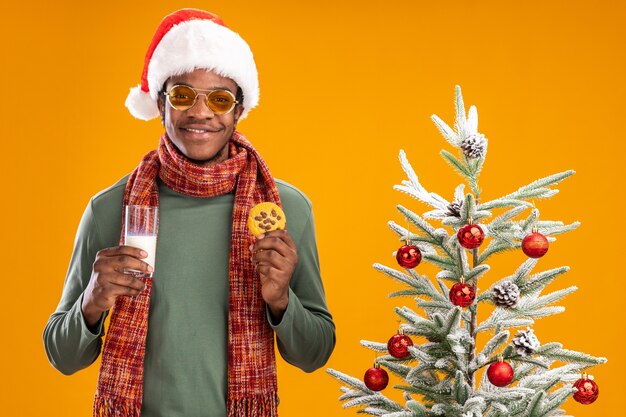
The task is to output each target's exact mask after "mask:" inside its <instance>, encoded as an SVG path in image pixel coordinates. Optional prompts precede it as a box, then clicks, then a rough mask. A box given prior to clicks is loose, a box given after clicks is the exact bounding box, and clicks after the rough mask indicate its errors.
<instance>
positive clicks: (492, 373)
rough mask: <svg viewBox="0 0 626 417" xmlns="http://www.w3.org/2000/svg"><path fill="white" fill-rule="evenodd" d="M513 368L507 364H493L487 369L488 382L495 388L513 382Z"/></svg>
mask: <svg viewBox="0 0 626 417" xmlns="http://www.w3.org/2000/svg"><path fill="white" fill-rule="evenodd" d="M513 376H514V372H513V367H512V366H511V365H509V364H508V363H507V362H504V361H502V362H500V361H499V362H494V363H492V364H491V365H489V368H488V369H487V378H489V382H491V383H492V384H493V385H495V386H497V387H504V386H506V385H509V384H510V383H511V381H513Z"/></svg>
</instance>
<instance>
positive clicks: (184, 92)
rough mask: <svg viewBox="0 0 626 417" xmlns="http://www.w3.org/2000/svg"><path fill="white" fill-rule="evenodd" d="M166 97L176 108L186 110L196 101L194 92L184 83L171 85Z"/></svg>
mask: <svg viewBox="0 0 626 417" xmlns="http://www.w3.org/2000/svg"><path fill="white" fill-rule="evenodd" d="M167 97H168V100H169V102H170V104H171V105H172V107H174V108H175V109H176V110H187V109H189V108H190V107H191V106H193V104H194V103H195V102H196V92H195V91H193V89H191V88H190V87H186V86H184V85H177V86H174V87H172V89H171V90H170V91H169V92H168V93H167Z"/></svg>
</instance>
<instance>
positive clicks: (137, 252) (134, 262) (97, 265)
mask: <svg viewBox="0 0 626 417" xmlns="http://www.w3.org/2000/svg"><path fill="white" fill-rule="evenodd" d="M147 255H148V254H147V253H146V252H145V251H143V250H141V249H138V248H133V247H131V246H116V247H113V248H106V249H102V250H101V251H99V252H98V254H97V255H96V261H95V262H94V271H98V272H111V271H115V272H118V273H124V271H125V270H127V269H132V270H134V271H139V272H143V273H146V274H149V273H151V272H152V271H153V268H152V266H150V265H148V264H147V263H146V262H144V261H142V260H140V259H142V258H145V257H146V256H147Z"/></svg>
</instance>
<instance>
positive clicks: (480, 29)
mask: <svg viewBox="0 0 626 417" xmlns="http://www.w3.org/2000/svg"><path fill="white" fill-rule="evenodd" d="M34 3H40V4H38V5H36V4H34ZM437 3H439V4H437ZM180 7H200V8H208V9H210V10H212V11H214V12H216V13H218V14H220V15H221V16H222V17H223V18H224V19H225V21H226V22H227V23H228V24H229V25H230V27H231V28H233V29H234V30H236V31H238V32H239V33H241V34H242V36H243V37H244V38H245V39H246V40H247V41H248V42H249V44H250V45H251V47H252V49H253V51H254V53H255V56H256V59H257V65H258V67H259V72H260V82H261V105H260V107H259V108H258V109H256V110H254V111H253V112H252V113H251V115H250V117H249V119H248V120H245V121H244V122H243V123H242V124H241V125H240V129H241V131H242V132H244V133H245V134H246V135H247V136H248V137H249V138H250V139H251V140H252V141H253V142H254V143H255V144H256V146H257V148H258V149H259V150H260V151H261V152H262V154H263V155H264V156H265V158H266V160H267V161H268V163H269V165H270V167H271V168H272V170H273V173H274V174H275V176H277V177H279V178H284V179H286V180H288V181H289V182H292V183H293V184H295V185H297V186H298V187H299V188H301V189H302V190H303V191H304V192H305V193H307V194H308V195H309V197H310V198H311V199H312V200H313V202H314V209H315V215H316V222H317V231H318V240H319V250H320V254H321V261H322V269H323V274H324V279H325V285H326V291H327V297H328V302H329V305H330V307H331V309H332V312H333V314H334V316H335V321H336V324H337V328H338V342H337V348H336V350H335V353H334V355H333V357H332V358H331V360H330V362H329V364H328V366H331V367H333V368H336V369H340V370H343V371H345V372H347V373H350V374H352V375H354V376H357V377H359V376H361V375H362V373H363V372H364V371H365V369H366V368H367V367H369V366H370V364H371V361H372V359H373V355H372V353H371V352H369V351H367V350H365V349H363V348H361V347H360V346H359V344H358V341H359V340H360V339H369V340H376V341H386V340H387V339H388V338H389V336H390V335H391V334H393V333H394V332H395V330H396V318H395V316H394V314H393V312H392V307H393V306H395V305H413V302H412V301H411V300H410V299H391V300H389V299H388V298H387V294H388V293H389V292H391V291H394V290H396V289H398V286H397V285H396V284H394V283H393V282H391V281H390V280H388V279H386V278H385V277H384V276H383V275H381V274H378V273H376V272H375V271H374V270H373V269H372V268H371V265H372V263H374V262H383V263H386V264H389V265H394V262H395V261H394V260H393V259H392V257H391V253H392V252H393V251H394V250H395V249H396V248H397V247H398V245H399V243H398V241H397V239H396V238H395V237H394V235H393V233H391V232H390V231H389V230H388V229H387V227H386V222H387V221H388V220H390V219H395V220H400V216H399V215H398V213H397V212H396V211H395V208H394V207H395V205H396V204H397V203H402V204H405V205H408V206H409V207H410V208H412V209H413V210H415V211H417V212H423V211H425V210H426V209H427V208H426V207H425V206H423V205H421V204H420V203H417V202H415V201H413V200H411V199H409V198H408V197H405V196H403V195H400V194H399V193H397V192H395V191H393V190H392V189H391V187H392V186H393V185H394V184H397V183H399V182H400V181H401V180H402V179H403V178H404V176H403V172H402V171H401V169H400V166H399V164H398V162H397V154H398V150H399V149H401V148H402V149H405V150H406V152H407V154H408V156H409V158H410V160H411V162H412V163H413V166H414V167H415V169H416V171H417V173H418V175H419V176H420V178H421V180H422V181H423V184H424V185H425V186H426V187H428V188H429V190H431V191H435V192H437V193H439V194H441V195H442V196H444V197H446V198H450V197H451V195H452V192H453V189H454V186H455V185H456V184H457V181H458V177H457V176H456V174H454V173H452V172H451V170H450V169H449V168H448V167H447V166H446V165H445V163H444V162H443V160H441V158H440V157H439V156H438V151H439V150H440V149H441V148H444V147H446V146H447V145H446V144H445V142H444V140H443V139H442V138H441V137H440V136H439V134H438V132H437V131H436V129H435V127H434V126H433V125H432V123H431V121H430V120H429V116H430V115H431V114H432V113H437V114H438V115H440V116H441V117H442V118H444V119H445V120H448V121H451V119H452V117H453V115H454V112H453V97H454V85H455V84H460V85H461V86H462V87H463V91H464V94H465V100H466V103H467V104H468V105H469V104H476V105H477V106H478V110H479V114H480V126H479V127H480V130H481V131H482V132H484V133H485V134H486V136H487V137H488V138H489V139H490V149H489V156H488V160H487V163H486V166H485V170H484V174H483V177H482V186H483V189H484V196H483V198H485V199H488V198H495V197H497V196H500V195H503V194H505V193H508V192H510V191H513V190H515V189H517V188H518V187H519V186H521V185H524V184H526V183H528V182H530V181H532V180H534V179H536V178H538V177H539V176H544V175H548V174H551V173H555V172H558V171H562V170H566V169H570V168H572V169H575V170H576V171H577V172H578V173H577V175H575V176H574V177H573V178H571V179H569V180H567V181H566V182H565V183H563V184H562V185H561V186H560V187H559V188H560V189H561V193H560V194H559V195H557V196H556V197H555V198H553V199H552V200H550V201H547V202H543V201H539V202H537V204H538V206H539V208H540V209H541V210H542V218H544V219H560V220H563V221H565V222H568V223H569V222H572V221H575V220H580V221H582V227H581V228H580V229H579V230H578V231H576V232H574V233H570V234H568V235H565V236H562V237H559V240H558V242H556V243H555V244H554V245H553V246H552V248H551V250H550V253H549V255H548V256H547V257H546V258H545V259H544V260H542V261H541V263H540V266H541V267H544V268H549V267H555V266H560V265H570V266H571V267H572V270H571V271H570V272H569V273H568V274H567V275H566V276H565V277H562V278H560V280H559V281H557V282H556V283H555V284H553V285H552V288H563V287H565V286H569V285H577V286H578V287H579V288H580V290H579V291H578V292H576V293H575V294H573V295H571V296H570V297H569V298H567V299H566V301H565V302H564V305H565V306H566V307H567V311H566V313H564V314H562V315H559V316H556V317H552V318H549V319H547V320H544V321H540V322H539V323H538V324H537V325H536V326H535V329H536V334H537V335H538V337H539V339H540V340H541V341H542V342H548V341H561V342H563V343H564V344H565V346H566V347H568V348H571V349H576V350H582V351H585V352H589V353H592V354H595V355H599V356H606V357H608V358H609V363H608V364H607V365H604V366H601V367H597V368H595V369H593V370H592V371H591V372H592V373H593V374H594V375H595V376H596V381H597V382H598V383H599V385H600V387H601V396H600V398H599V400H598V401H597V403H596V404H595V405H593V406H580V405H578V404H577V403H575V402H574V401H573V400H569V401H568V402H567V403H566V409H567V411H568V413H569V414H573V415H576V416H600V415H602V416H609V415H610V416H616V415H624V414H623V412H621V411H617V410H621V409H623V406H622V401H621V399H622V397H623V392H622V389H621V388H620V385H621V381H622V380H623V375H624V373H625V372H624V371H625V370H626V369H625V368H626V367H625V362H624V355H623V352H624V348H623V346H624V342H625V340H624V339H625V338H624V334H623V331H622V329H623V320H621V319H623V318H624V313H623V311H624V310H623V307H622V306H621V301H622V300H623V292H624V291H623V289H622V287H621V282H620V281H621V280H622V279H623V275H624V274H623V272H622V271H623V268H622V264H621V261H622V260H621V255H620V253H621V247H622V246H623V236H624V233H623V230H622V229H623V227H624V225H623V222H622V221H621V213H622V212H623V210H624V204H625V203H626V201H625V198H624V190H623V186H622V182H621V181H619V180H622V181H623V179H624V176H623V175H622V174H621V170H622V169H623V167H624V163H625V162H626V160H625V158H624V151H625V145H624V139H623V136H622V135H623V130H624V128H623V121H624V119H625V118H624V116H625V115H624V109H625V106H624V103H623V97H624V96H626V88H625V86H624V81H623V80H624V78H623V77H624V74H625V73H626V71H625V70H626V65H625V64H626V60H625V57H624V43H625V41H626V33H625V29H624V28H625V26H624V25H623V22H624V17H625V16H626V5H625V4H624V3H623V2H621V3H619V2H615V1H597V2H594V3H593V6H592V5H591V3H590V2H582V1H564V0H559V1H551V2H545V1H535V0H531V1H526V2H512V1H471V2H469V1H441V2H432V1H408V0H406V1H400V0H387V1H369V2H364V1H336V0H334V1H327V0H319V1H316V2H311V3H296V2H293V3H290V4H288V3H287V2H279V1H274V0H268V1H263V2H252V1H231V2H212V3H210V2H200V1H187V2H181V1H168V2H147V1H141V2H139V1H137V2H130V1H126V2H119V4H117V5H111V2H95V3H93V2H82V1H81V2H78V1H59V2H43V1H39V2H12V3H11V5H3V6H2V8H3V12H2V16H3V19H2V20H3V23H2V25H1V27H0V32H1V37H2V39H3V46H2V65H0V73H1V75H2V79H3V80H4V85H3V88H2V92H3V94H2V100H0V106H1V111H0V114H2V127H1V130H2V136H3V154H4V158H3V162H2V164H0V170H2V178H4V179H5V180H4V184H5V185H4V192H3V195H4V197H3V201H4V204H2V205H0V210H1V218H2V219H3V228H2V229H3V233H2V236H3V239H2V240H1V243H0V244H1V245H2V250H1V251H0V253H2V258H3V259H2V265H3V266H4V271H5V273H4V274H3V278H2V282H3V284H4V285H3V290H2V294H3V298H4V303H3V307H4V308H3V310H4V314H2V315H1V316H0V329H2V333H3V336H2V338H1V340H2V343H0V358H1V359H0V361H2V362H1V366H0V369H1V370H2V371H1V372H2V375H3V378H1V379H0V403H2V407H1V408H2V414H3V415H7V416H42V415H45V416H85V415H88V414H89V412H90V409H91V399H92V395H93V391H94V387H95V383H96V376H97V368H96V367H91V368H90V369H87V370H85V371H82V372H80V373H78V374H76V375H74V376H72V377H65V376H62V375H61V374H59V373H58V372H56V371H55V370H54V369H53V368H52V367H51V366H50V365H49V364H48V363H47V360H46V357H45V354H44V351H43V347H42V342H41V332H42V330H43V327H44V324H45V323H46V321H47V318H48V316H49V314H50V313H52V311H53V310H54V308H55V306H56V304H57V302H58V298H59V296H60V293H61V288H62V284H63V279H64V275H65V269H66V267H67V263H68V261H69V256H70V253H71V247H72V241H73V238H74V232H75V230H76V226H77V224H78V221H79V219H80V215H81V213H82V211H83V208H84V207H85V205H86V203H87V201H88V199H89V198H90V196H92V195H93V194H94V193H96V192H97V191H98V190H100V189H102V188H104V187H106V186H108V185H110V184H112V183H113V182H114V181H116V180H117V179H118V178H120V177H122V176H123V175H124V174H126V173H127V172H129V171H130V170H131V169H132V168H133V167H134V166H135V164H136V163H137V162H138V161H139V159H140V157H141V156H142V155H143V154H144V153H145V152H146V151H148V150H150V149H152V148H154V147H155V145H156V143H157V139H158V136H159V133H160V131H161V127H160V124H159V122H158V121H152V122H149V123H145V122H141V121H138V120H134V119H133V118H132V117H131V116H130V115H129V114H128V112H127V111H126V109H125V108H124V105H123V102H124V99H125V97H126V94H127V92H128V88H130V87H131V86H134V85H136V84H137V83H138V82H139V76H140V73H141V66H142V61H143V55H144V53H145V50H146V48H147V45H148V43H149V41H150V37H151V35H152V33H153V31H154V29H155V27H156V25H157V23H158V22H159V20H160V19H161V17H163V16H164V15H165V14H167V13H169V12H171V11H172V10H175V9H177V8H180ZM609 222H611V223H609ZM523 259H524V256H523V255H522V254H521V253H511V254H507V255H504V256H503V257H502V258H501V259H500V260H498V261H497V262H496V263H494V265H493V267H494V268H493V272H492V273H490V275H489V276H488V277H487V278H485V279H484V282H483V284H482V287H483V288H486V287H487V286H488V284H489V283H490V282H493V281H494V280H496V279H498V278H500V277H502V276H503V274H508V273H510V272H511V271H513V270H514V269H515V268H516V267H517V265H519V263H521V262H522V261H523ZM424 270H425V271H427V272H429V273H431V274H432V271H433V269H432V268H430V269H429V268H424ZM279 384H280V394H281V400H282V402H281V410H282V411H281V412H282V414H281V415H283V416H299V417H306V416H319V415H326V416H350V415H355V414H354V411H342V409H341V408H340V405H339V403H338V402H337V400H336V399H337V397H338V395H339V384H338V383H337V382H335V381H334V380H333V379H331V378H330V377H329V376H328V375H326V374H325V373H324V372H323V371H321V370H320V371H317V372H316V373H314V374H312V375H307V374H304V373H302V372H300V371H299V370H297V369H294V368H291V367H290V366H288V365H286V364H285V363H283V362H281V363H279ZM620 413H621V414H620Z"/></svg>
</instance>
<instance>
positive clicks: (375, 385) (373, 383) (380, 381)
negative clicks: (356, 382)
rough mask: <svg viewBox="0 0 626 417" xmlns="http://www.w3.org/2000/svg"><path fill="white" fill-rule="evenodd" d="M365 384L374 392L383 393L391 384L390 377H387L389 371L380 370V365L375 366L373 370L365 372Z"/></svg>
mask: <svg viewBox="0 0 626 417" xmlns="http://www.w3.org/2000/svg"><path fill="white" fill-rule="evenodd" d="M363 382H365V386H367V388H369V389H371V390H372V391H381V390H384V389H385V387H386V386H387V384H388V383H389V375H387V371H385V370H384V369H382V368H379V367H378V365H374V367H373V368H370V369H368V370H367V371H365V376H364V377H363Z"/></svg>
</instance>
